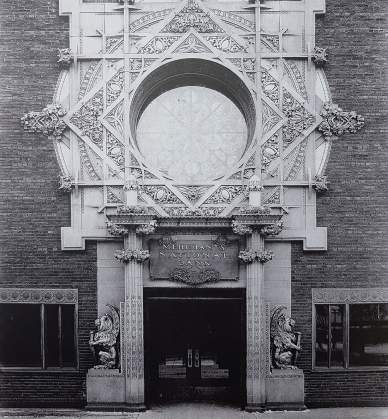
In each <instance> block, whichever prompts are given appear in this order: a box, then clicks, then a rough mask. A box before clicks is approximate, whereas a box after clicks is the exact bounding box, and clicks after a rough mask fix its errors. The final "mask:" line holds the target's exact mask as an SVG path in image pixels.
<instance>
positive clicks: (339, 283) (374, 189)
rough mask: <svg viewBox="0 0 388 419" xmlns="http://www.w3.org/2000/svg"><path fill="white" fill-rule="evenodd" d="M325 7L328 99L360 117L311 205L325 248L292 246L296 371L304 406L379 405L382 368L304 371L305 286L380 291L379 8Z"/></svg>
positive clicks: (387, 384) (385, 190) (383, 152)
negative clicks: (298, 349) (361, 124)
mask: <svg viewBox="0 0 388 419" xmlns="http://www.w3.org/2000/svg"><path fill="white" fill-rule="evenodd" d="M326 3H327V11H326V15H325V16H324V17H320V18H318V20H317V45H320V46H325V47H326V46H327V47H328V48H329V54H330V55H329V63H328V64H327V66H326V67H325V73H326V76H327V78H328V82H329V85H330V88H331V91H332V94H333V101H334V102H335V103H338V104H339V105H340V106H341V107H342V108H343V109H346V110H351V109H354V110H356V111H357V112H358V113H360V114H362V115H363V116H364V117H365V120H366V126H365V128H364V129H363V130H361V131H360V132H359V133H357V134H355V135H346V136H344V137H342V138H340V139H339V140H338V141H335V142H334V143H333V147H332V150H331V154H330V160H329V163H328V166H327V170H326V174H327V175H328V180H329V181H330V185H329V191H328V192H327V193H326V194H324V195H321V196H320V197H319V198H318V204H317V208H318V219H317V224H318V225H319V226H327V227H328V251H327V252H316V253H306V252H303V251H302V246H301V244H300V243H294V244H293V252H292V313H293V317H294V318H295V320H296V322H297V326H298V327H297V328H298V329H299V330H300V331H301V332H302V333H303V340H302V346H303V348H304V351H303V352H302V354H301V357H300V366H301V367H303V369H304V372H305V380H306V387H305V388H306V390H305V391H306V404H307V405H308V406H314V405H330V406H334V405H353V406H354V405H367V404H372V405H373V404H387V402H388V371H386V372H384V371H367V372H360V371H357V372H356V371H343V372H330V373H329V372H311V362H312V361H311V329H312V325H311V319H312V314H311V313H312V307H311V288H320V287H322V288H325V287H387V286H388V277H387V265H388V254H387V247H388V237H387V235H386V232H387V231H388V221H387V217H386V214H387V211H388V201H387V196H388V186H387V179H388V166H387V160H388V151H387V147H386V140H387V131H388V124H387V119H386V110H387V102H388V88H387V84H386V81H385V80H384V71H385V67H386V64H387V59H386V58H385V57H384V56H385V55H386V54H385V53H386V50H387V40H386V36H385V34H384V28H385V26H386V24H385V20H384V19H385V18H386V12H387V5H386V3H385V2H384V0H377V1H357V2H354V1H349V0H342V1H332V0H327V2H326ZM384 12H385V15H384ZM384 16H385V17H384Z"/></svg>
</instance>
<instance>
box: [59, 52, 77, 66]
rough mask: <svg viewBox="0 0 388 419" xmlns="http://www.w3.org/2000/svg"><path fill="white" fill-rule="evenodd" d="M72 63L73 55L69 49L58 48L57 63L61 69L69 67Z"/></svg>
mask: <svg viewBox="0 0 388 419" xmlns="http://www.w3.org/2000/svg"><path fill="white" fill-rule="evenodd" d="M73 61H74V54H73V52H72V51H71V49H70V48H58V61H57V63H58V64H59V65H60V66H61V67H63V68H68V67H70V65H71V63H72V62H73Z"/></svg>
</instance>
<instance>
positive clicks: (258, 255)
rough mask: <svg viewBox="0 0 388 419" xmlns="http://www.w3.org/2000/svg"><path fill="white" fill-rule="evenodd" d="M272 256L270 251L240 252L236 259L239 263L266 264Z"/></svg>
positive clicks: (248, 250)
mask: <svg viewBox="0 0 388 419" xmlns="http://www.w3.org/2000/svg"><path fill="white" fill-rule="evenodd" d="M273 256H274V254H273V252H271V251H270V250H261V251H257V250H250V249H247V250H241V252H240V253H239V255H238V258H239V260H240V261H241V262H244V263H253V262H256V261H257V262H260V263H267V262H269V261H270V260H272V258H273Z"/></svg>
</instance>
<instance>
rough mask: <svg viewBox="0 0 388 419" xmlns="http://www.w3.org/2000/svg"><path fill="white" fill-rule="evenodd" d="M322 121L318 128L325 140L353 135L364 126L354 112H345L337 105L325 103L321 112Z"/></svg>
mask: <svg viewBox="0 0 388 419" xmlns="http://www.w3.org/2000/svg"><path fill="white" fill-rule="evenodd" d="M321 117H322V118H323V121H322V122H321V123H320V124H319V126H318V131H320V132H322V134H323V136H324V138H325V140H329V139H330V138H336V137H339V136H341V135H343V134H346V133H351V134H354V133H356V132H357V131H359V130H360V129H361V128H362V127H363V126H364V125H365V120H364V118H363V117H362V116H361V115H358V114H357V113H356V112H354V111H351V112H345V111H343V110H342V109H341V108H340V107H339V106H338V105H336V104H334V103H330V102H327V103H325V104H324V105H323V108H322V111H321Z"/></svg>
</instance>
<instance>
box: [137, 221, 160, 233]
mask: <svg viewBox="0 0 388 419" xmlns="http://www.w3.org/2000/svg"><path fill="white" fill-rule="evenodd" d="M157 226H158V223H157V221H156V220H152V221H150V222H149V223H148V224H141V225H139V226H138V227H137V228H136V234H144V235H147V234H152V233H154V232H155V230H156V227H157Z"/></svg>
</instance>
